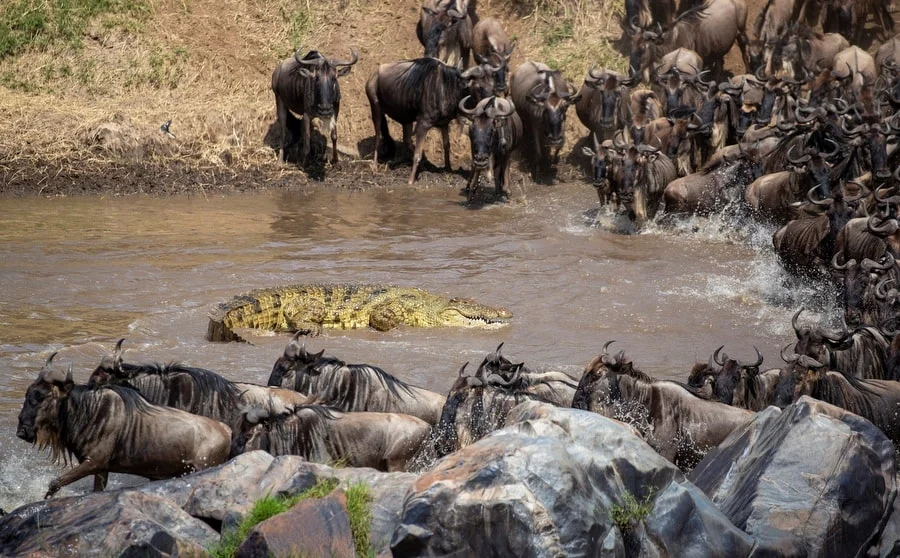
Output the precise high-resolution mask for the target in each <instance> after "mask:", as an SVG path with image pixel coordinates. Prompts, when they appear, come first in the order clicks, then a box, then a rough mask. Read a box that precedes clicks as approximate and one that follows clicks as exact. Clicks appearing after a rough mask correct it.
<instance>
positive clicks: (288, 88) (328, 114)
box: [272, 49, 359, 165]
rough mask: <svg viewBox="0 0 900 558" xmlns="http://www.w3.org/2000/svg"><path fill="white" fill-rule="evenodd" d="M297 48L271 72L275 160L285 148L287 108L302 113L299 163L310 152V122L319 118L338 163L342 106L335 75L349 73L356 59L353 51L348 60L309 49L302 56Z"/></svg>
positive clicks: (281, 159) (282, 155)
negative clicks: (276, 143) (277, 128)
mask: <svg viewBox="0 0 900 558" xmlns="http://www.w3.org/2000/svg"><path fill="white" fill-rule="evenodd" d="M300 52H301V50H300V49H297V52H295V53H294V56H293V57H292V58H286V59H285V60H284V61H282V62H281V64H279V65H278V67H276V68H275V71H274V72H272V92H273V93H274V94H275V112H276V113H277V116H278V123H279V125H280V127H281V148H280V149H279V150H278V160H279V161H284V159H285V148H286V147H287V129H288V128H287V123H288V111H293V112H295V113H297V114H298V115H301V116H303V132H302V135H303V137H302V138H301V139H302V141H303V146H302V147H301V150H300V161H301V163H305V162H306V158H307V156H308V155H309V135H310V123H311V121H312V119H313V118H319V119H320V120H322V121H324V122H326V123H327V127H328V129H329V132H330V134H331V164H332V165H334V164H337V156H338V152H337V117H338V112H339V111H340V109H341V87H340V84H339V83H338V79H337V78H338V77H342V76H345V75H347V74H348V73H350V69H351V68H352V67H353V65H354V64H356V62H357V61H358V60H359V56H358V55H357V54H356V51H355V50H351V54H352V56H351V59H350V60H349V61H347V62H344V61H340V60H335V59H333V58H326V57H325V56H323V55H322V54H321V53H320V52H318V51H315V50H311V51H309V52H307V53H306V55H305V56H303V57H302V58H301V57H300Z"/></svg>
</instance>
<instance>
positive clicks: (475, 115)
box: [459, 97, 516, 169]
mask: <svg viewBox="0 0 900 558" xmlns="http://www.w3.org/2000/svg"><path fill="white" fill-rule="evenodd" d="M468 99H469V97H464V98H463V99H462V100H461V101H460V102H459V112H460V114H461V115H462V116H464V117H466V118H468V119H469V120H471V121H472V124H471V126H470V127H469V141H470V143H471V147H472V166H473V167H474V168H476V169H486V168H487V167H488V166H489V165H490V161H491V155H492V154H494V153H495V152H496V151H498V150H499V151H505V150H507V149H508V148H509V144H510V142H511V141H512V140H511V138H507V137H506V135H505V134H504V133H503V127H502V125H501V124H502V122H503V121H504V120H505V119H507V118H509V117H510V116H512V115H513V113H515V112H516V107H515V105H514V104H513V102H512V101H511V100H509V99H503V98H500V97H488V98H486V99H482V100H481V101H479V102H478V104H477V105H476V106H475V108H474V109H467V108H466V102H467V100H468Z"/></svg>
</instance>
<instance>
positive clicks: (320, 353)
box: [313, 349, 325, 360]
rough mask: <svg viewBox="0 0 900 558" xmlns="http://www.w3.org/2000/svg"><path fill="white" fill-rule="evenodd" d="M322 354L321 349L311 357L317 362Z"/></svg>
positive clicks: (323, 350)
mask: <svg viewBox="0 0 900 558" xmlns="http://www.w3.org/2000/svg"><path fill="white" fill-rule="evenodd" d="M324 354H325V349H322V350H321V351H319V352H318V353H316V354H314V355H313V357H315V358H314V360H319V359H320V358H322V355H324Z"/></svg>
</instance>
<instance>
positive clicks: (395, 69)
mask: <svg viewBox="0 0 900 558" xmlns="http://www.w3.org/2000/svg"><path fill="white" fill-rule="evenodd" d="M483 73H484V68H482V67H481V66H474V67H472V68H469V69H468V70H466V71H464V72H460V71H459V70H457V69H456V68H455V67H453V66H448V65H447V64H444V63H443V62H441V61H440V60H437V59H435V58H419V59H416V60H406V61H402V62H393V63H389V64H382V65H380V66H379V67H378V70H376V71H375V73H373V74H372V76H371V77H370V78H369V80H368V81H367V82H366V96H367V97H368V99H369V106H370V107H371V109H372V123H373V124H374V125H375V154H374V161H375V164H378V156H379V151H380V150H381V143H382V141H387V142H388V143H389V145H391V146H393V140H392V139H391V135H390V132H388V127H387V118H386V116H390V117H391V118H393V119H394V120H396V121H397V122H399V123H400V124H402V125H403V141H404V143H408V141H409V138H410V136H411V131H412V125H413V123H415V125H416V138H415V145H414V147H413V164H412V171H410V174H409V183H410V184H412V183H413V182H414V181H415V179H416V170H417V169H418V167H419V163H420V162H421V161H422V150H423V148H424V143H425V136H426V135H427V134H428V130H430V129H431V128H433V127H437V128H440V130H441V139H442V144H443V148H444V168H445V169H446V170H450V130H449V126H450V122H451V121H453V119H454V118H456V116H457V114H458V105H459V102H460V100H462V98H463V97H465V96H466V95H474V96H475V97H476V98H477V99H482V98H484V97H488V96H490V95H491V94H492V93H493V92H492V91H491V90H488V91H472V90H471V89H472V88H471V80H472V79H474V78H475V77H477V76H481V75H483ZM491 89H493V88H491Z"/></svg>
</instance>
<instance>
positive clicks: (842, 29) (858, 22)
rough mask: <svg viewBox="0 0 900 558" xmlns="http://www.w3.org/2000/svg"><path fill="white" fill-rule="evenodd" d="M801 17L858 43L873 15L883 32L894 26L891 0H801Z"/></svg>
mask: <svg viewBox="0 0 900 558" xmlns="http://www.w3.org/2000/svg"><path fill="white" fill-rule="evenodd" d="M799 12H800V13H799V18H800V19H801V20H802V21H806V22H809V23H811V24H818V25H821V26H822V29H824V30H825V31H826V32H835V33H840V34H841V35H843V36H845V37H847V38H848V39H851V40H852V41H853V43H855V44H860V43H862V42H863V39H864V37H865V26H866V22H867V21H868V19H869V15H872V16H873V18H874V19H875V20H877V21H878V25H879V27H880V29H881V30H882V31H883V32H890V31H891V30H893V28H894V18H893V16H892V15H891V0H803V2H802V8H801V10H799Z"/></svg>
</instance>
